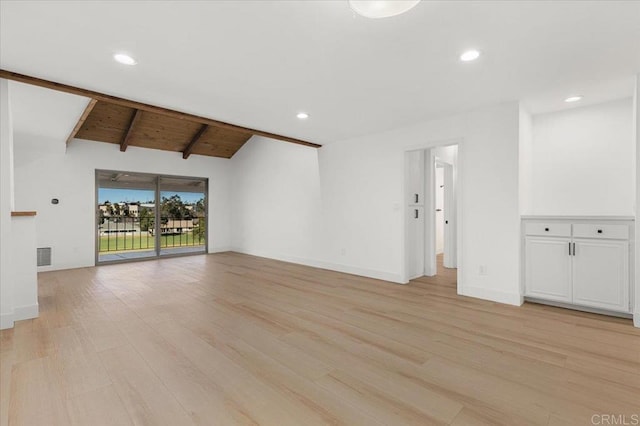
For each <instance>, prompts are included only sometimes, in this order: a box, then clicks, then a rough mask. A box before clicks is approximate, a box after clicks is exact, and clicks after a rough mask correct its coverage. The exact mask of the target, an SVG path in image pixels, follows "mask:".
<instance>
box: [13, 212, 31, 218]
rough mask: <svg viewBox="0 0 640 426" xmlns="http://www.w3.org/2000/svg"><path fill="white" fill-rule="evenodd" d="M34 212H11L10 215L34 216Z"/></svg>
mask: <svg viewBox="0 0 640 426" xmlns="http://www.w3.org/2000/svg"><path fill="white" fill-rule="evenodd" d="M35 215H36V212H11V217H20V216H35Z"/></svg>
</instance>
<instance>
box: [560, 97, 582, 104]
mask: <svg viewBox="0 0 640 426" xmlns="http://www.w3.org/2000/svg"><path fill="white" fill-rule="evenodd" d="M581 99H582V96H580V95H574V96H569V97H568V98H567V99H565V100H564V101H565V102H566V103H569V104H570V103H572V102H578V101H579V100H581Z"/></svg>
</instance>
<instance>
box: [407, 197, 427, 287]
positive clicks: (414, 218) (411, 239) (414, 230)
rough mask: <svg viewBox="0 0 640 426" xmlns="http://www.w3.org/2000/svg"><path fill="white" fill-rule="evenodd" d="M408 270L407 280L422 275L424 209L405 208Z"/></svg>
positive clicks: (417, 207)
mask: <svg viewBox="0 0 640 426" xmlns="http://www.w3.org/2000/svg"><path fill="white" fill-rule="evenodd" d="M407 214H408V217H407V222H408V232H407V239H408V247H407V248H408V253H407V255H408V262H407V263H408V265H407V267H408V270H409V279H410V280H412V279H415V278H418V277H421V276H423V275H424V223H425V222H424V207H420V206H410V207H408V208H407Z"/></svg>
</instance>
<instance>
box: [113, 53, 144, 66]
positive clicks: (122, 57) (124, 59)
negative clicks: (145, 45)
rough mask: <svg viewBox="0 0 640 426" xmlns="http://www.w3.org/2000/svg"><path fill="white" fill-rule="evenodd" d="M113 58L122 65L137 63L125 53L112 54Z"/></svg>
mask: <svg viewBox="0 0 640 426" xmlns="http://www.w3.org/2000/svg"><path fill="white" fill-rule="evenodd" d="M113 59H115V60H116V61H118V62H120V63H121V64H124V65H135V64H137V63H138V61H136V60H135V59H133V58H132V57H131V56H129V55H127V54H125V53H116V54H115V55H113Z"/></svg>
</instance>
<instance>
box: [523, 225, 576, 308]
mask: <svg viewBox="0 0 640 426" xmlns="http://www.w3.org/2000/svg"><path fill="white" fill-rule="evenodd" d="M570 244H571V239H570V238H547V237H527V238H526V248H525V250H526V253H527V255H526V262H527V263H526V266H525V271H526V283H527V295H528V296H532V297H540V298H544V299H549V300H555V301H559V302H567V303H571V297H572V296H571V254H570V252H569V250H570V249H571V246H570Z"/></svg>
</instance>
